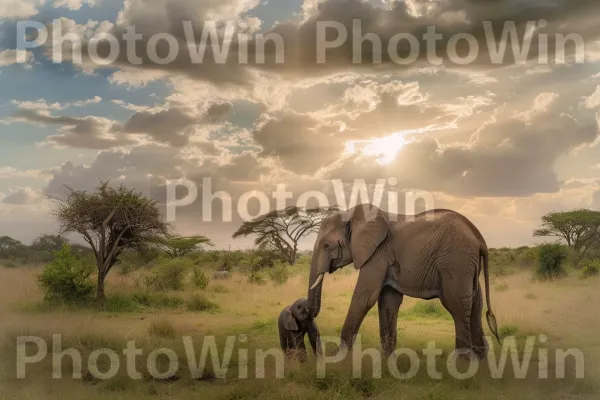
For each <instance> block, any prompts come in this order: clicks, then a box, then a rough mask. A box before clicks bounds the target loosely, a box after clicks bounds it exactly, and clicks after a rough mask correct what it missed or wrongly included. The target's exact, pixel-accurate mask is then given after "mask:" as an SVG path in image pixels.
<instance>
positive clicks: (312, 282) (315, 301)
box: [308, 255, 325, 318]
mask: <svg viewBox="0 0 600 400" xmlns="http://www.w3.org/2000/svg"><path fill="white" fill-rule="evenodd" d="M324 275H325V274H324V273H322V272H321V271H319V268H318V262H317V261H316V257H315V256H314V255H313V259H312V261H311V264H310V279H309V280H308V308H309V309H310V312H311V314H312V317H313V318H317V316H318V315H319V312H320V311H321V292H322V289H323V277H324Z"/></svg>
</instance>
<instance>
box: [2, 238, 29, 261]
mask: <svg viewBox="0 0 600 400" xmlns="http://www.w3.org/2000/svg"><path fill="white" fill-rule="evenodd" d="M26 249H27V246H25V245H24V244H23V243H21V242H20V241H19V240H17V239H13V238H11V237H10V236H2V237H0V257H4V258H13V259H14V258H15V257H17V256H18V255H20V254H23V253H24V252H25V250H26Z"/></svg>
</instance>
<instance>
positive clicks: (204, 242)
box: [152, 235, 213, 258]
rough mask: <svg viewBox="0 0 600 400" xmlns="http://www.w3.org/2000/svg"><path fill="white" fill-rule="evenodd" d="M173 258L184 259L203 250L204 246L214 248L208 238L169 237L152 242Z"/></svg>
mask: <svg viewBox="0 0 600 400" xmlns="http://www.w3.org/2000/svg"><path fill="white" fill-rule="evenodd" d="M152 244H153V245H154V246H155V247H158V248H159V249H161V250H162V251H164V252H165V253H167V255H168V256H169V257H171V258H176V257H183V256H185V255H186V254H189V253H192V252H195V251H200V250H202V246H213V244H212V242H211V241H210V239H209V238H207V237H206V236H201V235H197V236H178V235H167V236H162V237H158V238H155V239H154V240H153V242H152Z"/></svg>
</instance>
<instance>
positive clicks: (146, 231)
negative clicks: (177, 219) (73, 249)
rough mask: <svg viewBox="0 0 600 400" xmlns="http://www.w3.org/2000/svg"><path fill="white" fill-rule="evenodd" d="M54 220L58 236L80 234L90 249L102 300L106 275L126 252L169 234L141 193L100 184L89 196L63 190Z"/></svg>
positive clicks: (155, 204)
mask: <svg viewBox="0 0 600 400" xmlns="http://www.w3.org/2000/svg"><path fill="white" fill-rule="evenodd" d="M52 199H54V200H55V201H56V202H57V203H58V210H57V211H56V218H57V219H58V222H59V224H60V231H61V233H71V232H74V233H79V234H81V235H82V236H83V238H84V240H85V241H86V242H87V243H88V244H89V245H90V246H91V248H92V250H93V252H94V256H95V257H96V266H97V268H98V287H97V293H96V294H97V298H98V299H99V300H103V299H104V298H105V294H104V281H105V279H106V276H107V275H108V273H109V272H110V270H111V269H112V267H113V266H114V265H115V263H116V262H117V261H118V258H119V256H120V255H121V253H122V252H123V251H124V250H126V249H133V248H135V249H137V248H140V247H142V246H144V245H145V244H146V243H147V242H148V241H149V240H151V239H152V238H155V237H157V236H160V235H166V234H167V233H168V229H169V225H168V224H167V223H165V222H164V220H163V218H162V216H161V214H160V211H159V209H158V207H157V203H156V202H155V201H153V200H151V199H149V198H147V197H145V196H144V195H143V194H141V193H136V192H134V191H133V190H129V189H127V188H126V187H125V186H123V185H121V186H119V187H118V188H113V187H110V186H109V183H108V182H101V183H100V185H99V186H98V188H96V189H95V191H93V192H92V193H88V192H86V191H78V190H74V189H72V188H70V187H66V195H65V197H64V198H55V197H53V198H52Z"/></svg>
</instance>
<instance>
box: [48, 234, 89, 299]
mask: <svg viewBox="0 0 600 400" xmlns="http://www.w3.org/2000/svg"><path fill="white" fill-rule="evenodd" d="M93 270H94V267H93V266H92V265H90V264H88V263H85V262H83V261H81V260H79V259H78V258H77V257H76V256H75V255H74V254H73V253H72V252H71V247H70V246H69V245H67V244H65V245H63V246H62V248H61V249H60V250H57V251H55V252H54V260H52V261H51V262H50V263H49V264H47V265H46V267H45V268H44V271H43V272H42V274H41V275H40V276H39V277H38V283H39V286H40V288H41V289H42V292H43V293H44V299H45V300H46V301H64V302H67V303H78V302H81V301H82V300H85V299H86V298H87V297H88V296H89V295H90V294H91V293H92V291H93V290H94V284H93V283H92V282H91V280H90V277H91V275H92V272H93Z"/></svg>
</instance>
